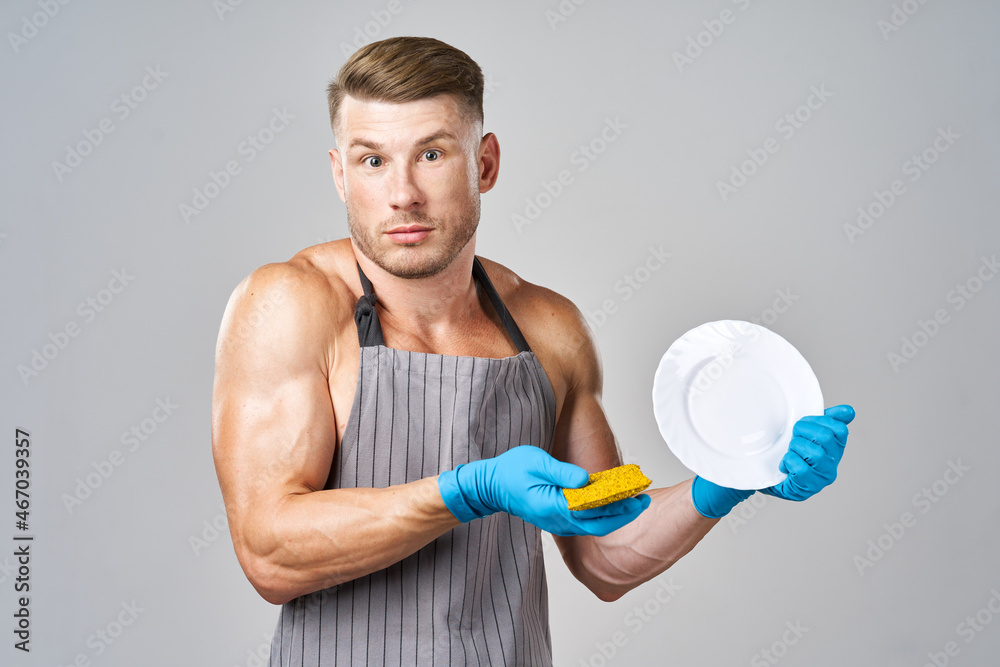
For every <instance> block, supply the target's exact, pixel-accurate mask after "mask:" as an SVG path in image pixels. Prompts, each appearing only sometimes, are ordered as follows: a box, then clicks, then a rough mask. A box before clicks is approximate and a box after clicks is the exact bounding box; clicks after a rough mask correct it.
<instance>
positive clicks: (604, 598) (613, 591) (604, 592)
mask: <svg viewBox="0 0 1000 667" xmlns="http://www.w3.org/2000/svg"><path fill="white" fill-rule="evenodd" d="M629 590H630V589H628V588H618V587H613V586H608V585H604V586H591V587H590V592H591V593H593V594H594V595H596V596H597V599H598V600H600V601H601V602H615V601H616V600H619V599H621V597H622V596H623V595H625V594H626V593H628V591H629Z"/></svg>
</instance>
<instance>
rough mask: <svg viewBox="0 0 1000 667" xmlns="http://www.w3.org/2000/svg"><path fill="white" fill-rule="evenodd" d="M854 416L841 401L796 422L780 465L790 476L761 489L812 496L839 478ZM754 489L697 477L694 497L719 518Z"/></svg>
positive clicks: (797, 498) (779, 494)
mask: <svg viewBox="0 0 1000 667" xmlns="http://www.w3.org/2000/svg"><path fill="white" fill-rule="evenodd" d="M853 419H854V408H852V407H851V406H849V405H837V406H834V407H832V408H827V409H826V410H824V411H823V416H821V417H820V416H809V417H803V418H802V419H800V420H798V421H797V422H795V426H794V427H792V440H791V442H790V443H789V444H788V452H786V453H785V456H784V457H783V458H782V459H781V462H780V463H779V464H778V469H779V470H780V471H781V472H783V473H785V474H787V475H788V476H787V477H786V478H785V479H784V481H782V482H781V483H780V484H776V485H775V486H771V487H768V488H766V489H760V492H761V493H765V494H767V495H769V496H774V497H776V498H783V499H785V500H795V501H802V500H805V499H806V498H811V497H812V496H814V495H816V494H817V493H819V492H820V491H822V490H823V489H825V488H826V487H827V486H829V485H830V484H832V483H833V480H835V479H836V478H837V466H838V465H840V459H841V457H843V455H844V447H845V445H846V444H847V425H848V424H850V423H851V421H853ZM753 494H754V491H741V490H737V489H729V488H726V487H723V486H718V485H717V484H713V483H712V482H709V481H708V480H706V479H702V478H701V477H695V479H694V482H693V483H692V485H691V499H692V500H693V501H694V506H695V509H697V510H698V512H699V513H700V514H701V515H702V516H705V517H708V518H710V519H718V518H721V517H724V516H725V515H727V514H728V513H729V512H730V511H731V510H732V509H733V508H734V507H736V505H738V504H739V503H740V502H742V501H744V500H746V499H747V498H749V497H750V496H752V495H753Z"/></svg>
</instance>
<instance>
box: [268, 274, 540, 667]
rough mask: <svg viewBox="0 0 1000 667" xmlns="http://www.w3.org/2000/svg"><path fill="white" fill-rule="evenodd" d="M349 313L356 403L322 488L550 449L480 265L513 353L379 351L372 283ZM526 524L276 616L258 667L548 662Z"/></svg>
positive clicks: (486, 531)
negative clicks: (267, 654) (523, 449)
mask: <svg viewBox="0 0 1000 667" xmlns="http://www.w3.org/2000/svg"><path fill="white" fill-rule="evenodd" d="M358 273H359V275H360V277H361V284H362V286H363V287H364V292H365V293H364V296H363V297H361V299H359V301H358V304H357V307H356V308H355V314H354V315H355V322H356V323H357V328H358V340H359V342H360V344H361V351H360V358H359V362H358V382H357V388H356V391H355V396H354V404H353V406H352V407H351V414H350V417H349V419H348V422H347V426H346V427H345V430H344V436H343V439H342V443H341V446H340V448H339V449H338V450H337V454H336V456H335V458H334V462H333V466H332V470H331V471H330V478H329V481H328V482H327V484H326V488H327V489H332V488H343V487H377V488H380V487H387V486H389V485H393V484H403V483H406V482H411V481H415V480H418V479H421V478H424V477H428V476H432V475H436V474H438V473H439V472H441V471H443V470H448V469H451V468H454V467H455V466H457V465H458V464H460V463H467V462H469V461H474V460H477V459H482V458H490V457H493V456H497V455H498V454H501V453H503V452H505V451H507V450H508V449H510V448H511V447H515V446H517V445H523V444H532V445H536V446H538V447H542V448H543V449H545V450H547V451H548V450H550V449H551V443H552V437H553V432H554V428H555V396H554V394H553V391H552V387H551V385H550V384H549V381H548V378H547V377H546V375H545V372H544V371H543V370H542V366H541V364H540V363H539V361H538V358H537V357H536V356H535V354H534V353H533V352H532V351H531V348H530V347H529V346H528V344H527V341H525V339H524V336H522V334H521V331H520V330H519V329H518V327H517V324H516V323H515V322H514V319H513V318H512V317H511V316H510V313H509V312H508V311H507V308H506V307H505V306H504V304H503V301H501V299H500V296H499V294H497V292H496V289H494V287H493V284H492V283H491V282H490V279H489V276H487V275H486V271H485V270H484V269H483V266H482V264H481V263H480V261H479V259H478V258H476V259H475V261H474V264H473V276H474V277H475V279H476V280H478V281H479V283H480V284H481V285H482V287H483V289H485V290H486V293H487V295H488V296H489V299H490V302H491V303H492V304H493V307H494V309H495V310H496V312H497V314H498V315H499V316H500V319H501V320H502V322H503V324H504V327H505V329H506V330H507V333H508V334H509V335H510V338H511V340H512V342H513V343H514V344H515V346H516V347H517V349H518V350H519V353H518V354H517V355H516V356H513V357H506V358H503V359H489V358H484V357H457V356H449V355H440V354H428V353H423V352H409V351H406V350H396V349H392V348H389V347H386V346H385V339H384V338H383V336H382V329H381V325H380V324H379V320H378V313H377V311H376V310H375V302H376V298H375V294H374V292H373V290H372V285H371V282H370V281H369V280H368V278H367V276H365V274H364V272H362V271H361V267H360V266H359V267H358ZM551 664H552V642H551V637H550V634H549V621H548V591H547V587H546V581H545V569H544V564H543V560H542V544H541V534H540V531H539V529H538V528H535V527H534V526H532V525H531V524H528V523H525V522H524V521H523V520H521V519H519V518H516V517H513V516H511V515H509V514H506V513H503V512H498V513H496V514H493V515H491V516H488V517H486V518H483V519H477V520H474V521H471V522H469V523H466V524H462V525H460V526H458V527H457V528H454V529H453V530H451V531H449V532H447V533H445V534H444V535H442V536H441V537H439V538H438V539H436V540H434V541H433V542H431V543H430V544H428V545H427V546H425V547H423V548H422V549H420V550H419V551H417V552H416V553H414V554H411V555H410V556H408V557H407V558H404V559H403V560H402V561H400V562H398V563H395V564H393V565H391V566H389V567H387V568H385V569H383V570H379V571H377V572H373V573H371V574H369V575H366V576H363V577H359V578H357V579H354V580H352V581H348V582H345V583H342V584H339V585H337V586H333V587H332V588H327V589H324V590H320V591H316V592H314V593H310V594H308V595H303V596H301V597H298V598H296V599H294V600H291V601H290V602H287V603H285V604H284V605H283V606H282V608H281V616H280V618H279V619H278V625H277V628H276V630H275V635H274V638H273V640H272V641H271V658H270V665H272V667H277V666H278V665H281V666H282V667H290V666H292V665H295V666H296V667H299V666H306V665H310V666H312V665H323V666H328V665H532V666H534V665H551Z"/></svg>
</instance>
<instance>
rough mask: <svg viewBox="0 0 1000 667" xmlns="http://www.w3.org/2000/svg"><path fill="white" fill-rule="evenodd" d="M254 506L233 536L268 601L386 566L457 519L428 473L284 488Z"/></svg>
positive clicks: (253, 580)
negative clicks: (274, 498)
mask: <svg viewBox="0 0 1000 667" xmlns="http://www.w3.org/2000/svg"><path fill="white" fill-rule="evenodd" d="M254 513H255V514H256V515H257V516H256V518H254V519H253V520H252V522H251V523H249V524H248V525H247V530H246V531H244V533H243V534H242V535H240V538H239V539H236V540H234V541H235V542H236V543H237V554H238V555H240V562H241V563H242V564H243V567H244V570H245V571H246V573H247V576H248V578H249V579H250V581H251V583H253V585H254V587H255V588H256V589H257V590H258V592H260V594H261V595H262V596H263V597H264V598H265V599H266V600H268V601H269V602H273V603H275V604H281V603H284V602H287V601H288V600H291V599H293V598H295V597H298V596H300V595H305V594H307V593H311V592H313V591H317V590H321V589H323V588H328V587H330V586H334V585H336V584H339V583H342V582H344V581H350V580H351V579H356V578H357V577H361V576H364V575H366V574H369V573H371V572H375V571H377V570H381V569H383V568H385V567H388V566H389V565H392V564H393V563H396V562H398V561H400V560H402V559H403V558H405V557H407V556H409V555H410V554H412V553H414V552H416V551H418V550H419V549H420V548H422V547H423V546H425V545H426V544H428V543H430V542H432V541H433V540H434V539H436V538H437V537H439V536H440V535H442V534H444V533H445V532H447V531H448V530H450V529H452V528H454V527H455V526H457V525H458V524H459V522H458V520H457V519H455V517H454V515H452V513H451V512H449V511H448V508H447V507H446V506H445V505H444V503H443V502H442V500H441V495H440V493H439V492H438V485H437V478H436V477H429V478H426V479H422V480H418V481H416V482H411V483H409V484H402V485H398V486H391V487H388V488H383V489H373V488H351V489H332V490H324V491H313V492H309V493H301V494H291V495H287V496H284V497H283V498H282V499H281V501H280V502H278V503H277V505H276V506H275V507H274V509H273V510H272V511H270V512H260V511H257V512H254ZM234 537H235V536H234Z"/></svg>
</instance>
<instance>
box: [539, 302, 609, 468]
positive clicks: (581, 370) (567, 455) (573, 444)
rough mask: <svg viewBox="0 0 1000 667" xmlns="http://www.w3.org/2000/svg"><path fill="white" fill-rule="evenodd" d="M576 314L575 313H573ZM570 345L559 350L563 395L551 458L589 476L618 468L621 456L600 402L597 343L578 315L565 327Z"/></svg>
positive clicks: (600, 384)
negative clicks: (582, 469)
mask: <svg viewBox="0 0 1000 667" xmlns="http://www.w3.org/2000/svg"><path fill="white" fill-rule="evenodd" d="M576 312H577V313H578V311H576ZM565 326H567V328H568V329H569V335H567V336H565V337H564V338H563V339H564V340H568V341H572V345H568V346H566V347H564V348H563V349H562V350H561V355H560V356H561V357H562V359H561V362H562V363H561V364H560V367H562V368H565V369H567V371H566V373H565V386H566V394H565V397H564V399H563V402H562V408H561V410H560V413H559V417H558V420H557V422H556V429H555V436H554V439H553V448H552V455H553V456H554V457H555V458H557V459H560V460H562V461H566V462H568V463H573V464H575V465H578V466H580V467H581V468H586V469H587V470H588V471H589V472H597V471H599V470H607V469H608V468H613V467H615V466H617V465H621V455H620V453H619V451H618V444H617V442H616V441H615V436H614V433H613V432H612V431H611V425H610V424H609V423H608V418H607V415H606V414H605V412H604V405H603V404H602V402H601V393H602V391H603V383H604V378H603V371H602V369H601V358H600V354H599V352H598V349H597V343H596V341H595V339H594V336H593V334H592V333H591V331H590V329H589V327H588V325H587V323H586V320H584V319H583V317H582V315H577V316H576V317H572V318H569V319H568V322H567V323H566V324H565Z"/></svg>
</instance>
